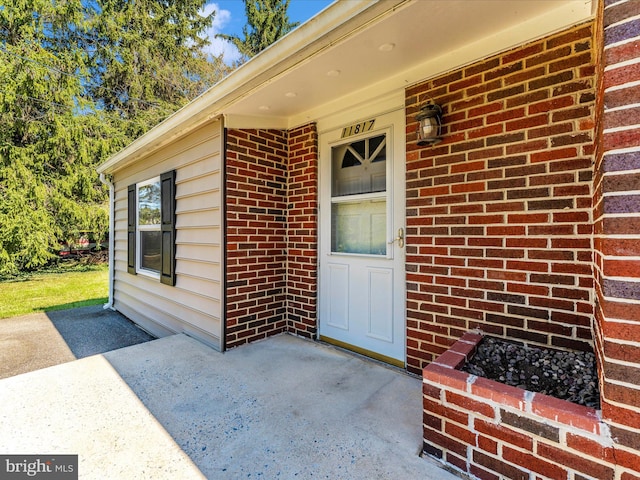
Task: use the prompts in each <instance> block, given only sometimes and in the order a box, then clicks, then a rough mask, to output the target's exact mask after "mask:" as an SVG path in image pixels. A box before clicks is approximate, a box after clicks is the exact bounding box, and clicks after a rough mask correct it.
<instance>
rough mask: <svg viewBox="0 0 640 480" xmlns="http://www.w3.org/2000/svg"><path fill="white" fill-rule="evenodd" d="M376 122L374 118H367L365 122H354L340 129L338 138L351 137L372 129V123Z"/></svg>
mask: <svg viewBox="0 0 640 480" xmlns="http://www.w3.org/2000/svg"><path fill="white" fill-rule="evenodd" d="M375 123H376V120H375V118H374V119H373V120H367V121H366V122H360V123H354V124H353V125H349V126H348V127H344V128H343V129H342V136H341V137H340V138H346V137H351V136H353V135H358V134H360V133H365V132H370V131H371V130H373V125H374V124H375Z"/></svg>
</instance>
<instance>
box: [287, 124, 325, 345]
mask: <svg viewBox="0 0 640 480" xmlns="http://www.w3.org/2000/svg"><path fill="white" fill-rule="evenodd" d="M288 175H289V181H288V189H287V208H288V210H287V330H288V331H289V332H291V333H293V334H295V335H301V336H304V337H307V338H311V337H314V336H315V333H316V331H317V317H316V297H317V290H318V288H317V287H318V285H317V284H318V280H317V279H318V267H317V263H318V252H317V243H318V218H317V217H318V133H317V130H316V125H315V124H309V125H305V126H302V127H299V128H295V129H292V130H290V131H289V163H288Z"/></svg>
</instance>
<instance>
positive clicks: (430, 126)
mask: <svg viewBox="0 0 640 480" xmlns="http://www.w3.org/2000/svg"><path fill="white" fill-rule="evenodd" d="M416 120H418V145H420V146H421V147H423V146H425V145H433V144H435V143H438V142H439V141H441V140H442V138H441V137H440V132H441V127H442V108H440V105H436V104H435V103H433V102H432V101H431V100H429V101H428V102H427V103H425V104H424V106H423V107H422V108H421V109H420V113H419V114H418V115H417V116H416Z"/></svg>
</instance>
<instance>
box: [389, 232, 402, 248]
mask: <svg viewBox="0 0 640 480" xmlns="http://www.w3.org/2000/svg"><path fill="white" fill-rule="evenodd" d="M393 242H398V246H399V247H400V248H403V247H404V228H402V227H400V228H399V229H398V235H397V236H396V238H394V239H393V240H391V241H390V242H388V243H389V245H391V244H392V243H393Z"/></svg>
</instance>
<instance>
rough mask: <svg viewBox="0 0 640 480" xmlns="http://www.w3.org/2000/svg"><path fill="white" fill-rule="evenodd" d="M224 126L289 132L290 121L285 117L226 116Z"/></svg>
mask: <svg viewBox="0 0 640 480" xmlns="http://www.w3.org/2000/svg"><path fill="white" fill-rule="evenodd" d="M224 126H225V127H226V128H255V129H276V130H287V129H288V128H289V119H288V118H283V117H267V116H262V117H261V116H257V115H239V114H225V115H224Z"/></svg>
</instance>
